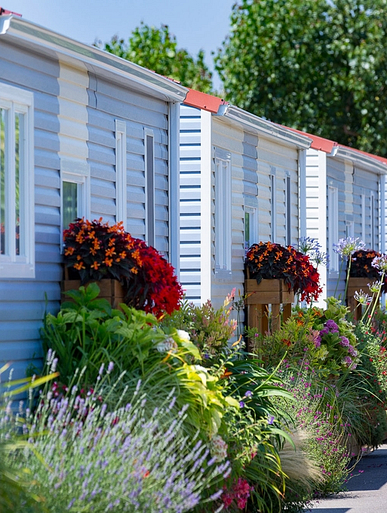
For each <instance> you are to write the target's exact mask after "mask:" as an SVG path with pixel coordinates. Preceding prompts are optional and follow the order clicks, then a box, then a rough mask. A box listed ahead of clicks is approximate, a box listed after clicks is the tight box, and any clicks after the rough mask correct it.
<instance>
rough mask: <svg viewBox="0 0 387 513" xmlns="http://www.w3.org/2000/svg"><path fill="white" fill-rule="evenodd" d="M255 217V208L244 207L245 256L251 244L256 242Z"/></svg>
mask: <svg viewBox="0 0 387 513" xmlns="http://www.w3.org/2000/svg"><path fill="white" fill-rule="evenodd" d="M256 215H257V209H256V208H253V207H245V254H246V253H247V251H248V249H249V248H250V246H251V245H252V244H254V243H256V242H258V233H257V222H256Z"/></svg>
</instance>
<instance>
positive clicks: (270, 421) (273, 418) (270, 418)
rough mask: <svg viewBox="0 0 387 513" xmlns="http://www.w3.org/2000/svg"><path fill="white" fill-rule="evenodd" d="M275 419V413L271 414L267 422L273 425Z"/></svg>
mask: <svg viewBox="0 0 387 513" xmlns="http://www.w3.org/2000/svg"><path fill="white" fill-rule="evenodd" d="M274 421H275V417H273V415H269V416H268V418H267V423H268V424H270V425H272V424H274Z"/></svg>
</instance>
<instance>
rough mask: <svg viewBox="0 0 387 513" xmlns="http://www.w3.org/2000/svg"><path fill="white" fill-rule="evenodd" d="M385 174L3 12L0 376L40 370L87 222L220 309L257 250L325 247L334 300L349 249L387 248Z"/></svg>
mask: <svg viewBox="0 0 387 513" xmlns="http://www.w3.org/2000/svg"><path fill="white" fill-rule="evenodd" d="M386 162H387V161H385V159H380V158H378V157H375V156H372V155H367V154H364V153H362V152H358V151H356V150H352V149H349V148H345V147H343V146H340V145H337V144H336V143H333V142H332V141H327V140H325V139H321V138H316V137H315V136H312V135H309V134H305V133H299V132H295V131H294V130H291V129H288V128H286V127H282V126H279V125H276V124H274V123H271V122H269V121H267V120H263V119H261V118H259V117H257V116H254V115H252V114H250V113H248V112H246V111H243V110H241V109H239V108H237V107H235V106H233V105H230V104H228V103H226V102H224V101H222V100H221V99H220V98H216V97H213V96H210V95H205V94H203V93H198V92H196V91H193V90H189V89H187V88H185V87H182V86H181V85H179V84H177V83H175V82H173V81H171V80H168V79H167V78H165V77H162V76H159V75H157V74H155V73H153V72H151V71H149V70H146V69H144V68H142V67H140V66H137V65H135V64H132V63H130V62H128V61H126V60H123V59H121V58H119V57H116V56H114V55H111V54H109V53H105V52H104V51H101V50H99V49H98V48H94V47H92V46H87V45H84V44H82V43H79V42H77V41H74V40H72V39H69V38H67V37H64V36H62V35H60V34H57V33H55V32H52V31H50V30H47V29H45V28H42V27H40V26H38V25H35V24H33V23H30V22H28V21H25V20H23V19H21V18H20V17H17V16H12V15H9V14H3V15H0V228H1V230H0V364H1V363H3V362H5V361H13V364H14V365H13V367H14V370H15V377H18V376H22V375H23V374H24V372H25V368H26V366H27V365H28V363H31V362H32V363H33V362H35V363H36V362H39V361H40V360H39V359H40V358H41V344H40V334H39V330H40V327H41V325H42V319H43V316H44V312H45V310H48V311H50V312H55V311H57V310H58V308H59V301H60V299H61V280H62V273H63V269H62V255H61V247H62V230H63V228H65V227H67V225H68V224H69V222H71V221H72V220H73V219H75V218H76V217H82V216H84V217H85V218H88V219H96V218H100V217H102V218H103V219H104V221H110V222H112V223H113V222H117V221H123V222H124V226H125V228H126V230H127V231H129V232H131V233H132V235H133V236H135V237H139V238H141V239H144V240H146V241H147V242H148V243H149V244H150V245H153V246H154V247H156V248H157V249H158V250H160V251H161V252H163V254H164V255H166V257H167V258H169V260H170V261H171V263H172V264H173V265H174V266H175V268H176V270H177V272H178V273H179V276H180V279H181V282H182V284H183V287H184V288H185V290H186V295H187V299H189V300H191V301H193V302H194V303H196V304H201V303H204V302H205V301H207V300H208V299H211V300H212V301H213V302H214V305H215V306H219V305H220V304H221V303H222V302H223V300H224V297H225V296H226V295H227V294H228V293H229V292H230V291H231V289H233V288H236V289H237V292H238V290H240V293H241V294H243V283H244V257H245V252H246V249H247V248H248V247H249V246H250V245H251V244H252V243H254V242H259V241H260V240H262V241H267V240H272V241H274V242H278V243H280V244H283V245H287V244H292V245H297V243H298V239H299V237H300V235H301V236H310V237H314V238H317V239H318V240H319V241H320V243H321V245H322V246H323V249H324V250H327V251H329V253H330V254H331V267H330V269H329V272H328V273H327V272H326V271H324V270H323V269H320V271H322V273H323V280H322V281H323V283H324V284H325V285H326V287H325V292H324V294H325V296H326V295H330V294H332V291H333V288H334V283H335V280H336V278H337V275H338V269H339V268H338V261H337V259H336V260H335V258H336V257H335V256H334V254H333V253H332V245H333V244H334V243H335V242H337V240H338V239H339V238H340V237H344V236H346V235H353V236H359V237H362V238H363V239H364V240H365V242H366V243H367V245H369V246H372V247H373V248H375V249H379V250H384V238H385V234H384V232H385V228H384V176H385V172H386ZM332 255H333V256H332ZM324 272H325V275H324Z"/></svg>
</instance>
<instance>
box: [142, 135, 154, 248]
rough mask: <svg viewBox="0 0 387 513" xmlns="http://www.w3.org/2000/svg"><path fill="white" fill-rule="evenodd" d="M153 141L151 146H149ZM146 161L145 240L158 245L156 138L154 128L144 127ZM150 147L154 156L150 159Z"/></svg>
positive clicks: (152, 244) (149, 243)
mask: <svg viewBox="0 0 387 513" xmlns="http://www.w3.org/2000/svg"><path fill="white" fill-rule="evenodd" d="M149 143H151V145H152V146H151V148H149V146H148V145H149ZM144 149H145V153H144V163H145V241H146V242H147V244H148V245H149V246H153V247H155V246H156V185H155V139H154V133H153V130H151V129H150V128H144ZM149 149H151V150H152V157H151V159H149Z"/></svg>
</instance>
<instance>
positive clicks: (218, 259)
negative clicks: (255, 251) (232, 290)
mask: <svg viewBox="0 0 387 513" xmlns="http://www.w3.org/2000/svg"><path fill="white" fill-rule="evenodd" d="M230 159H231V156H230V154H229V153H228V152H226V151H224V150H220V149H219V148H216V150H215V272H216V273H218V272H221V271H227V272H231V244H232V237H231V230H232V226H231V218H232V217H231V216H232V199H231V160H230Z"/></svg>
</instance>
